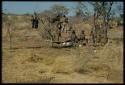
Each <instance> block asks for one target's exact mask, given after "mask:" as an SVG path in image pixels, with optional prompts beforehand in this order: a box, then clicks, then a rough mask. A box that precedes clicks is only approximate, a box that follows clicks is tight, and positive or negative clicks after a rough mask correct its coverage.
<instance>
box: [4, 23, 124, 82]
mask: <svg viewBox="0 0 125 85" xmlns="http://www.w3.org/2000/svg"><path fill="white" fill-rule="evenodd" d="M22 24H23V25H20V26H18V27H17V26H15V27H14V28H13V27H12V28H13V31H12V48H13V49H11V50H10V49H9V47H10V43H9V36H8V32H7V26H3V28H2V31H3V32H2V82H3V83H123V30H122V29H114V30H113V29H111V30H109V38H110V40H109V42H108V44H107V45H106V46H104V47H97V48H93V47H91V46H84V47H81V48H61V49H59V48H51V44H50V43H49V42H48V41H45V40H43V39H42V38H41V36H40V34H39V32H38V31H37V30H35V29H34V30H33V29H31V28H30V27H28V24H26V23H24V22H23V23H22ZM16 25H17V24H16Z"/></svg>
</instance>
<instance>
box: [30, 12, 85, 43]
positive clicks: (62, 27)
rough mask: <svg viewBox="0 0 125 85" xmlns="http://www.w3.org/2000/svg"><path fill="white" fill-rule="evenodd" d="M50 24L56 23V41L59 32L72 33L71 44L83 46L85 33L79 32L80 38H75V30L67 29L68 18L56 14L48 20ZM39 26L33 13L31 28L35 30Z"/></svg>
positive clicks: (59, 34)
mask: <svg viewBox="0 0 125 85" xmlns="http://www.w3.org/2000/svg"><path fill="white" fill-rule="evenodd" d="M50 21H51V22H50V23H52V24H53V23H56V27H57V29H58V33H57V34H58V39H59V37H61V32H64V31H65V32H67V31H72V33H71V42H72V43H78V42H79V43H80V44H84V41H85V40H86V39H85V33H84V30H82V31H81V33H80V36H79V37H77V36H76V32H75V30H72V27H69V29H68V26H67V25H68V23H69V20H68V17H66V16H65V15H61V14H58V15H57V16H56V17H55V18H52V20H50ZM38 25H39V19H38V16H37V14H36V13H34V15H33V16H32V28H35V29H37V28H38Z"/></svg>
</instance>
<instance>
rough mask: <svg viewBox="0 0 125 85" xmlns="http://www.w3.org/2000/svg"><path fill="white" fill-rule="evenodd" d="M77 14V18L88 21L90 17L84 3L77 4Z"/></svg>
mask: <svg viewBox="0 0 125 85" xmlns="http://www.w3.org/2000/svg"><path fill="white" fill-rule="evenodd" d="M75 14H76V16H77V17H82V18H84V19H87V18H88V17H89V15H90V13H89V11H88V9H87V7H86V5H85V3H84V2H77V6H76V8H75Z"/></svg>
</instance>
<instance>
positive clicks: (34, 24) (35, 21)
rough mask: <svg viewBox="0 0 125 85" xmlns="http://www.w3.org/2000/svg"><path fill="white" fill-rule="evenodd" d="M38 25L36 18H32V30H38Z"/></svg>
mask: <svg viewBox="0 0 125 85" xmlns="http://www.w3.org/2000/svg"><path fill="white" fill-rule="evenodd" d="M38 24H39V20H38V19H37V18H35V19H34V18H33V19H32V28H35V29H37V28H38Z"/></svg>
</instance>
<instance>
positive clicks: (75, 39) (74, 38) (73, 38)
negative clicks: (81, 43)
mask: <svg viewBox="0 0 125 85" xmlns="http://www.w3.org/2000/svg"><path fill="white" fill-rule="evenodd" d="M71 42H72V44H73V46H76V43H77V42H78V38H77V36H76V33H75V30H73V31H72V34H71Z"/></svg>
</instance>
